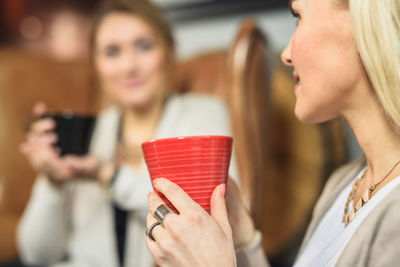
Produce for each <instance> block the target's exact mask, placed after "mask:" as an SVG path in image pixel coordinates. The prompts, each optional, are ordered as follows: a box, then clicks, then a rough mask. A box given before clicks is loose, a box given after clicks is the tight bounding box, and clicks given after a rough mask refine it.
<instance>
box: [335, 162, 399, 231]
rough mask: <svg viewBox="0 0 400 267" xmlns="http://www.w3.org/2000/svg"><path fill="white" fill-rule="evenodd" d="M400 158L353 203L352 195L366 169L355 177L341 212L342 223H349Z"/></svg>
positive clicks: (397, 163)
mask: <svg viewBox="0 0 400 267" xmlns="http://www.w3.org/2000/svg"><path fill="white" fill-rule="evenodd" d="M399 163H400V160H398V161H397V162H396V163H395V164H394V165H393V167H392V168H391V169H390V171H389V172H388V173H387V174H386V175H385V176H384V177H383V178H382V179H381V180H380V181H379V182H377V183H376V184H374V185H372V186H370V187H369V188H368V189H367V190H366V191H365V192H364V193H363V194H362V196H361V198H360V199H359V200H358V201H357V204H355V205H354V195H355V193H356V191H357V188H358V186H359V184H360V182H361V181H362V180H363V179H364V177H365V174H366V172H367V171H365V172H364V174H363V175H362V176H361V178H359V179H357V180H356V181H355V182H354V185H353V189H352V190H351V192H350V194H349V197H348V198H347V202H346V206H345V208H344V213H343V219H342V222H343V223H344V225H345V227H347V225H349V223H351V222H352V221H353V219H354V216H355V215H356V213H357V211H359V210H360V209H361V208H362V207H363V206H364V205H365V204H366V203H367V202H368V201H369V200H370V199H371V196H372V193H373V192H374V191H375V189H376V188H377V187H378V186H379V185H380V184H381V183H382V182H383V181H384V180H385V179H386V178H387V177H388V176H389V175H390V174H391V173H392V172H393V170H394V169H395V168H396V167H397V165H399ZM351 201H353V209H352V210H351V212H350V213H349V206H350V202H351Z"/></svg>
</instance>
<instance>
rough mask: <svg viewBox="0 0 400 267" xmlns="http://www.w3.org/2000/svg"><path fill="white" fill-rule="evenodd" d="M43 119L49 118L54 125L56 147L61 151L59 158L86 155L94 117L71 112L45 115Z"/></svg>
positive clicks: (94, 120)
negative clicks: (56, 139)
mask: <svg viewBox="0 0 400 267" xmlns="http://www.w3.org/2000/svg"><path fill="white" fill-rule="evenodd" d="M44 117H47V118H51V119H53V120H54V121H55V123H56V127H55V133H56V134H57V136H58V141H57V143H56V146H57V147H58V148H59V149H60V150H61V156H63V155H67V154H74V155H85V154H87V153H88V151H89V145H90V140H91V137H92V134H93V129H94V125H95V122H96V118H95V117H93V116H88V115H78V114H74V113H71V112H64V113H59V114H47V115H45V116H44Z"/></svg>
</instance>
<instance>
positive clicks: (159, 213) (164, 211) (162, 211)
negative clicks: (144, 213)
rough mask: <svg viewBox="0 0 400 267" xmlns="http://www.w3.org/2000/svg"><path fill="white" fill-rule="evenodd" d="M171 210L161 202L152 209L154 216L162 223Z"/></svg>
mask: <svg viewBox="0 0 400 267" xmlns="http://www.w3.org/2000/svg"><path fill="white" fill-rule="evenodd" d="M170 213H171V211H170V210H169V209H168V208H167V206H165V205H164V204H161V205H160V206H158V207H157V209H156V210H155V211H154V215H153V216H154V217H155V218H156V219H157V220H159V221H160V222H161V223H163V221H164V219H165V217H167V216H168V215H169V214H170Z"/></svg>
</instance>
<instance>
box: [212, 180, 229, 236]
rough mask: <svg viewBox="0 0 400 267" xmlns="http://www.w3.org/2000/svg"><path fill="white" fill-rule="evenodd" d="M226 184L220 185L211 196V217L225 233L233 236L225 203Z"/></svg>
mask: <svg viewBox="0 0 400 267" xmlns="http://www.w3.org/2000/svg"><path fill="white" fill-rule="evenodd" d="M225 190H226V184H220V185H218V186H217V187H216V188H215V189H214V192H213V193H212V195H211V217H212V218H213V219H214V220H215V221H216V222H217V223H218V224H219V226H220V227H221V228H222V230H223V231H224V233H225V234H226V235H228V236H231V235H232V230H231V226H230V224H229V220H228V213H227V211H226V203H225Z"/></svg>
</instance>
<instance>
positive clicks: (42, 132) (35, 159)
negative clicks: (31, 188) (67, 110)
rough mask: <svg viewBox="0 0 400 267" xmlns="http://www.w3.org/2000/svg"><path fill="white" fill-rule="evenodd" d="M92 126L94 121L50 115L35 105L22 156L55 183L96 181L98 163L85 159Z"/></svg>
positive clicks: (99, 165) (91, 157)
mask: <svg viewBox="0 0 400 267" xmlns="http://www.w3.org/2000/svg"><path fill="white" fill-rule="evenodd" d="M93 126H94V118H90V117H84V118H81V117H76V119H73V117H72V116H69V117H62V116H55V115H49V112H48V110H47V108H46V106H45V105H44V104H43V103H37V104H36V105H35V106H34V108H33V122H32V123H30V127H29V131H28V133H27V134H26V139H25V141H24V143H22V144H21V152H22V153H23V154H24V155H25V156H26V157H27V159H28V160H29V162H30V164H31V165H32V167H33V168H34V169H35V170H36V171H37V172H39V173H42V174H45V175H46V176H48V177H49V179H50V180H51V181H53V182H55V183H61V182H63V181H65V180H69V179H71V178H73V177H84V178H93V179H97V176H98V173H99V169H100V167H101V166H102V164H101V161H100V160H99V159H98V158H97V157H95V156H91V155H87V152H88V146H89V140H90V137H91V131H92V130H93Z"/></svg>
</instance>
